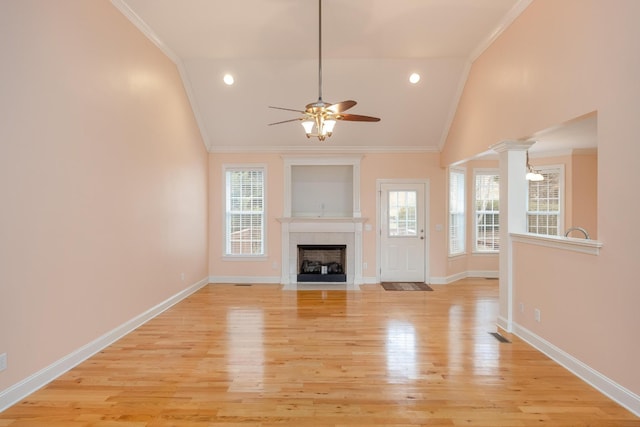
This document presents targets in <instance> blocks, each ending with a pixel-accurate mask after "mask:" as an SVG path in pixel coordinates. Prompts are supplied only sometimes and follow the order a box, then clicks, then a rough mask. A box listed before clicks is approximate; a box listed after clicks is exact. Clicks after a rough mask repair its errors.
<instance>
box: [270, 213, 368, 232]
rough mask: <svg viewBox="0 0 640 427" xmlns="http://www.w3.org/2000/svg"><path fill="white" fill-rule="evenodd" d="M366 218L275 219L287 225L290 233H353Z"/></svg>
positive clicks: (359, 228) (360, 226) (360, 227)
mask: <svg viewBox="0 0 640 427" xmlns="http://www.w3.org/2000/svg"><path fill="white" fill-rule="evenodd" d="M367 219H368V218H362V217H357V218H355V217H353V218H348V217H344V218H342V217H283V218H277V220H278V221H279V222H281V223H282V224H287V225H288V227H287V228H288V231H289V232H290V233H330V232H335V233H355V232H356V231H358V230H361V229H362V224H363V223H365V222H366V221H367Z"/></svg>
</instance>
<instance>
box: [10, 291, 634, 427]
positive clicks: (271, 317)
mask: <svg viewBox="0 0 640 427" xmlns="http://www.w3.org/2000/svg"><path fill="white" fill-rule="evenodd" d="M432 287H433V289H434V291H433V292H388V291H384V290H383V289H382V287H381V286H379V285H366V286H363V287H362V291H360V292H344V291H298V292H296V291H282V290H280V286H277V285H254V286H234V285H209V286H206V287H205V288H203V289H202V290H200V291H199V292H197V293H196V294H194V295H192V296H191V297H189V298H188V299H186V300H184V301H183V302H181V303H180V304H177V305H176V306H174V307H173V308H171V309H170V310H168V311H166V312H165V313H163V314H162V315H160V316H158V317H157V318H155V319H153V320H152V321H150V322H148V323H147V324H145V325H143V326H142V327H140V328H139V329H137V330H136V331H134V332H133V333H131V334H129V335H128V336H126V337H125V338H123V339H122V340H120V341H118V342H117V343H115V344H114V345H112V346H110V347H108V348H107V349H105V350H104V351H102V352H101V353H99V354H97V355H95V356H94V357H92V358H91V359H89V360H87V361H86V362H84V363H82V364H81V365H79V366H78V367H76V368H75V369H73V370H71V371H70V372H68V373H67V374H65V375H63V376H62V377H60V378H59V379H57V380H55V381H54V382H52V383H51V384H49V385H48V386H47V387H45V388H43V389H42V390H40V391H38V392H36V393H34V394H33V395H31V396H29V397H28V398H27V399H25V400H24V401H23V402H21V403H19V404H17V405H15V406H13V407H11V408H9V409H8V410H6V411H5V412H3V413H1V414H0V426H1V427H7V426H10V427H24V426H28V427H40V426H46V427H59V426H60V427H62V426H64V427H80V426H94V427H112V426H115V427H160V426H176V427H204V426H240V425H242V426H265V427H266V426H300V427H305V426H397V427H399V426H418V425H426V426H490V427H497V426H510V427H511V426H513V427H518V426H541V425H543V426H616V427H621V426H640V419H639V418H637V417H635V416H634V415H633V414H631V413H630V412H628V411H626V410H625V409H623V408H622V407H620V406H619V405H617V404H616V403H614V402H612V401H611V400H609V399H608V398H606V397H605V396H603V395H602V394H600V393H599V392H597V391H595V390H594V389H592V388H591V387H590V386H589V385H587V384H585V383H584V382H582V381H581V380H580V379H578V378H576V377H575V376H573V375H572V374H571V373H569V372H568V371H567V370H565V369H564V368H562V367H560V366H559V365H557V364H555V363H554V362H552V361H551V360H549V359H548V358H547V357H546V356H544V355H543V354H541V353H540V352H538V351H536V350H534V349H533V348H531V347H530V346H529V345H527V344H526V343H524V342H522V341H521V340H519V339H518V338H517V337H514V336H510V335H506V334H503V335H505V336H506V337H507V338H508V339H509V340H511V341H512V343H510V344H506V343H501V342H499V341H498V340H497V339H496V338H495V337H493V336H492V335H491V334H490V332H496V327H495V321H496V316H497V281H495V280H485V279H465V280H463V281H460V282H457V283H455V284H450V285H445V286H438V285H434V286H432Z"/></svg>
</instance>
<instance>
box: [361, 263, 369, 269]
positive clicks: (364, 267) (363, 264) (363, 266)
mask: <svg viewBox="0 0 640 427" xmlns="http://www.w3.org/2000/svg"><path fill="white" fill-rule="evenodd" d="M367 267H368V265H367V263H366V262H363V263H362V269H363V270H366V269H367Z"/></svg>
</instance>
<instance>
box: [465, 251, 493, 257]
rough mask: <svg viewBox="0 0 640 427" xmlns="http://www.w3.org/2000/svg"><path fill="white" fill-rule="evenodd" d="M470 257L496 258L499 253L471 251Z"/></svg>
mask: <svg viewBox="0 0 640 427" xmlns="http://www.w3.org/2000/svg"><path fill="white" fill-rule="evenodd" d="M471 255H473V256H476V255H479V256H496V255H500V251H492V252H488V251H473V252H471Z"/></svg>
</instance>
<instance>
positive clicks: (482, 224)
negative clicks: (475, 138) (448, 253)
mask: <svg viewBox="0 0 640 427" xmlns="http://www.w3.org/2000/svg"><path fill="white" fill-rule="evenodd" d="M475 182H476V186H475V239H474V242H475V243H474V248H473V250H474V251H476V252H498V250H499V249H500V237H499V232H500V224H499V220H500V176H499V175H498V171H496V170H477V171H475Z"/></svg>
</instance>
